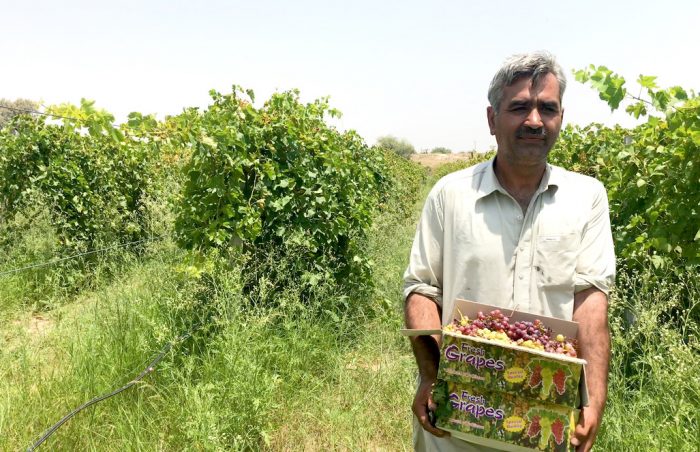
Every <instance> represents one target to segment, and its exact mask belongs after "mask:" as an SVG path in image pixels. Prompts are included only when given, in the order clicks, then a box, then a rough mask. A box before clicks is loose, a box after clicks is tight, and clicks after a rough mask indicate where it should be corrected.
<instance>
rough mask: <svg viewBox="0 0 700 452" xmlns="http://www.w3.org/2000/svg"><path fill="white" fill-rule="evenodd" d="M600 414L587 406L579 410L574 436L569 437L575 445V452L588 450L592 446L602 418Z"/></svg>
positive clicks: (586, 451)
mask: <svg viewBox="0 0 700 452" xmlns="http://www.w3.org/2000/svg"><path fill="white" fill-rule="evenodd" d="M601 414H602V413H598V412H597V411H596V409H594V408H592V407H588V406H585V407H583V410H581V415H580V416H579V419H578V425H576V430H575V431H574V436H572V437H571V444H573V445H574V446H576V452H588V451H589V450H591V448H592V447H593V441H595V437H596V434H597V433H598V427H600V422H601V421H602V420H603V419H602V416H601Z"/></svg>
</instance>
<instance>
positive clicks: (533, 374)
mask: <svg viewBox="0 0 700 452" xmlns="http://www.w3.org/2000/svg"><path fill="white" fill-rule="evenodd" d="M494 309H501V311H502V312H503V313H504V314H505V315H507V316H508V317H509V318H510V322H511V323H513V322H517V321H530V322H533V321H534V320H535V319H539V320H540V321H541V322H542V323H543V324H544V325H545V326H546V327H548V328H551V329H552V332H553V334H554V335H556V334H563V335H565V336H568V337H576V335H577V330H578V325H577V324H576V323H575V322H569V321H565V320H562V319H556V318H551V317H545V316H538V315H535V314H530V313H527V312H521V311H509V310H505V309H503V308H498V307H496V306H491V305H486V304H481V303H475V302H472V301H467V300H456V301H455V307H454V311H453V312H452V318H453V319H456V320H458V321H459V320H460V319H461V318H462V317H463V316H467V317H468V318H470V319H474V318H476V316H477V313H478V312H479V311H481V312H484V313H485V314H488V313H489V312H491V311H493V310H494ZM402 332H403V334H406V335H434V334H442V339H443V340H442V346H441V356H440V369H439V372H438V380H439V384H438V385H436V388H435V391H434V398H435V401H436V402H437V403H438V406H439V408H438V411H437V412H436V415H437V424H436V425H437V426H438V427H440V428H443V429H445V430H448V431H450V432H452V434H453V436H455V437H457V438H462V439H468V440H470V441H472V442H477V443H480V444H484V445H487V446H490V447H497V448H501V449H503V450H532V449H538V450H557V451H560V450H568V447H569V446H568V445H569V439H570V435H571V433H572V431H573V428H574V427H575V425H576V422H577V419H578V410H577V408H578V407H579V406H581V405H587V404H588V397H587V391H586V385H585V364H586V362H585V361H584V360H582V359H578V358H573V357H570V356H566V355H562V354H556V353H547V352H545V351H540V350H536V349H530V348H525V347H521V346H518V345H515V344H505V343H501V342H496V341H490V340H487V339H482V338H478V337H471V336H463V335H461V334H459V333H455V332H448V331H445V332H443V330H442V329H439V330H402ZM438 401H439V402H438ZM562 435H563V437H562ZM559 440H562V441H563V442H559Z"/></svg>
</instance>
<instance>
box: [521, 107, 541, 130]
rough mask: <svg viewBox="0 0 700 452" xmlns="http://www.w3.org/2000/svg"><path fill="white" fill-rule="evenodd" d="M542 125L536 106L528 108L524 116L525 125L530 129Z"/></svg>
mask: <svg viewBox="0 0 700 452" xmlns="http://www.w3.org/2000/svg"><path fill="white" fill-rule="evenodd" d="M543 125H544V124H543V123H542V117H541V116H540V112H539V110H538V109H537V108H536V107H535V108H533V109H532V110H530V114H528V115H527V118H525V126H527V127H529V128H531V129H539V128H540V127H542V126H543Z"/></svg>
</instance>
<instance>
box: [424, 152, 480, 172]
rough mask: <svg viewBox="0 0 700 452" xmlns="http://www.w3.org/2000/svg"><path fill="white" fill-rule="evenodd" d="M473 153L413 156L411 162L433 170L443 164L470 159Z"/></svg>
mask: <svg viewBox="0 0 700 452" xmlns="http://www.w3.org/2000/svg"><path fill="white" fill-rule="evenodd" d="M473 154H474V153H473V152H459V153H453V154H413V155H411V160H413V161H414V162H418V163H420V164H421V165H423V166H427V167H428V168H431V169H432V168H435V167H436V166H439V165H442V164H443V163H450V162H457V161H460V160H467V159H469V158H471V156H472V155H473Z"/></svg>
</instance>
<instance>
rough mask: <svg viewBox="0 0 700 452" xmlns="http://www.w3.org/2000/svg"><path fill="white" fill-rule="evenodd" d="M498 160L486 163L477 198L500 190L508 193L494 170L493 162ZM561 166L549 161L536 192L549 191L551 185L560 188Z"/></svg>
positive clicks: (494, 159)
mask: <svg viewBox="0 0 700 452" xmlns="http://www.w3.org/2000/svg"><path fill="white" fill-rule="evenodd" d="M495 162H496V158H495V157H494V158H492V159H491V160H489V161H488V162H487V164H486V168H485V169H484V177H482V178H481V183H480V184H479V193H478V196H477V199H479V198H483V197H485V196H488V195H490V194H491V193H493V192H495V191H500V192H501V193H503V194H507V192H506V190H505V188H503V186H502V185H501V183H500V182H498V178H497V177H496V172H495V171H494V170H493V164H494V163H495ZM562 176H563V175H562V171H561V168H557V167H556V166H552V165H550V164H549V163H547V166H545V168H544V175H543V176H542V181H541V182H540V187H539V188H538V189H537V192H536V193H542V192H545V191H547V190H548V189H549V188H550V187H555V188H558V187H559V185H560V183H561V180H562Z"/></svg>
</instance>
